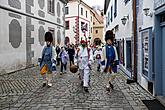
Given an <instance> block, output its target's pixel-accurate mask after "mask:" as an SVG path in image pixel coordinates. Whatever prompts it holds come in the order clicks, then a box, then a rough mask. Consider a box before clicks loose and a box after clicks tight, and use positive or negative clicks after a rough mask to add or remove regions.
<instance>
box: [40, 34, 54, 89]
mask: <svg viewBox="0 0 165 110" xmlns="http://www.w3.org/2000/svg"><path fill="white" fill-rule="evenodd" d="M52 41H53V36H52V33H51V32H46V33H45V42H46V46H44V48H43V50H42V57H41V59H40V60H39V64H40V73H41V75H42V77H43V87H45V86H46V83H47V84H48V87H51V86H52V83H51V79H52V71H53V70H52V69H53V68H52V67H53V66H55V63H56V52H55V48H54V46H52ZM46 73H47V74H48V75H47V76H48V78H46Z"/></svg>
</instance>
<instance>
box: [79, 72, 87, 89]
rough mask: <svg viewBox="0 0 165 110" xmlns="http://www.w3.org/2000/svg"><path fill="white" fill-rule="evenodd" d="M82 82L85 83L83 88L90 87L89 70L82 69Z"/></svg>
mask: <svg viewBox="0 0 165 110" xmlns="http://www.w3.org/2000/svg"><path fill="white" fill-rule="evenodd" d="M79 71H80V77H81V81H83V86H84V87H88V86H89V85H88V84H89V69H80V70H79Z"/></svg>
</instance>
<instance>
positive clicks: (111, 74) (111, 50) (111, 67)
mask: <svg viewBox="0 0 165 110" xmlns="http://www.w3.org/2000/svg"><path fill="white" fill-rule="evenodd" d="M113 40H114V34H113V32H112V31H107V32H106V34H105V41H106V45H105V46H104V47H103V49H102V56H101V64H102V72H103V71H105V72H106V77H107V84H106V90H107V91H110V87H111V89H113V87H114V86H113V85H112V83H111V82H112V81H113V79H114V78H115V73H117V65H118V55H117V51H116V47H115V46H113Z"/></svg>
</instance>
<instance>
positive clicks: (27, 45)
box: [0, 0, 65, 74]
mask: <svg viewBox="0 0 165 110" xmlns="http://www.w3.org/2000/svg"><path fill="white" fill-rule="evenodd" d="M18 1H20V0H18ZM58 2H59V4H60V15H59V16H57V3H58ZM12 3H14V2H12ZM20 3H21V9H16V8H13V7H11V6H10V5H9V3H8V1H7V0H1V1H0V62H1V63H0V73H1V74H5V73H8V72H12V71H16V70H19V69H23V68H26V67H27V66H30V65H36V64H37V59H38V58H39V57H40V55H41V51H42V48H43V47H42V46H43V45H41V43H42V42H44V33H45V32H47V31H48V29H49V28H51V29H54V35H53V36H54V39H55V44H57V34H58V36H59V37H58V38H60V41H61V43H60V45H64V34H65V32H64V11H63V8H64V4H63V3H62V2H61V1H59V0H57V1H56V2H55V16H52V15H50V14H47V1H45V2H44V4H45V5H44V8H43V9H40V8H39V4H38V1H36V0H34V2H33V4H34V6H31V13H33V14H34V15H32V16H34V18H33V17H30V16H29V17H27V15H31V14H28V13H26V5H25V3H26V1H25V0H21V1H20ZM13 5H14V4H13ZM2 7H3V8H4V9H3V8H2ZM9 10H11V11H9ZM12 10H16V11H18V12H20V13H17V12H13V11H12ZM38 10H41V11H43V12H44V13H45V17H40V16H38ZM57 19H58V20H59V19H60V22H59V21H58V20H57ZM29 20H30V21H29ZM12 21H15V23H16V22H17V23H18V24H19V26H20V28H21V31H15V28H12V29H10V26H11V24H12ZM27 21H28V23H27ZM40 22H42V23H40ZM12 26H13V25H12ZM41 27H42V29H43V30H40V28H41ZM39 30H40V31H39ZM29 31H30V32H29ZM11 33H12V34H17V33H20V34H21V35H20V36H21V38H18V37H17V38H12V36H9V35H10V34H11ZM13 36H14V35H13ZM42 36H43V37H42ZM41 37H42V38H41ZM20 39H21V41H20V45H16V44H18V43H17V42H18V40H20ZM13 45H14V46H15V47H13Z"/></svg>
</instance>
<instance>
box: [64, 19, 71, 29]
mask: <svg viewBox="0 0 165 110" xmlns="http://www.w3.org/2000/svg"><path fill="white" fill-rule="evenodd" d="M67 22H68V26H67V25H66V24H67ZM69 23H70V21H69V20H68V21H65V30H69V29H70V24H69ZM67 27H68V28H67Z"/></svg>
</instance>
